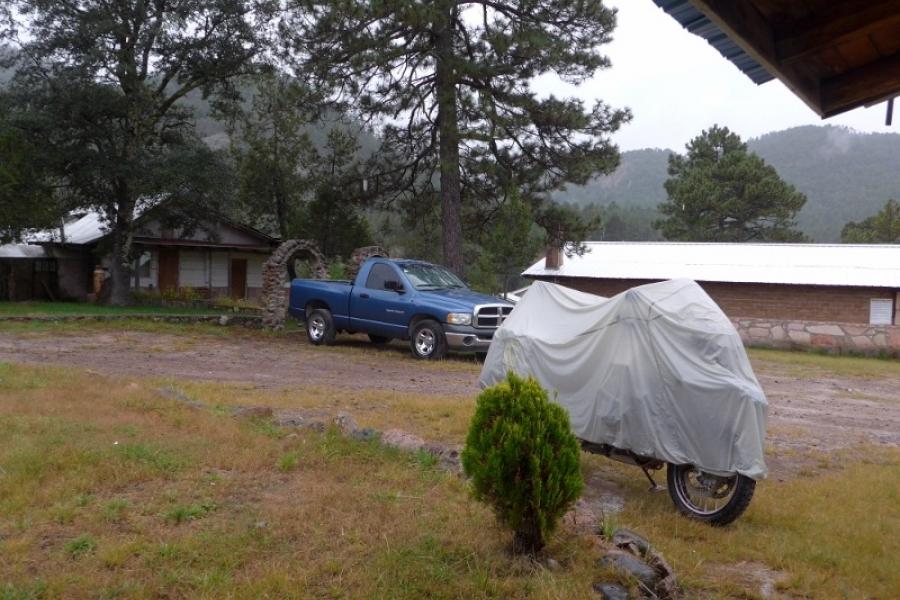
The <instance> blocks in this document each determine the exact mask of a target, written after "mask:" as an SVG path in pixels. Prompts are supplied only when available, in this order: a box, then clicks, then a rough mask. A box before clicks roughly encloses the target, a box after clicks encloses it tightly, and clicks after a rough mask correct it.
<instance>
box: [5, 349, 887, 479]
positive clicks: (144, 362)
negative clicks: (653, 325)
mask: <svg viewBox="0 0 900 600" xmlns="http://www.w3.org/2000/svg"><path fill="white" fill-rule="evenodd" d="M0 361H6V362H21V363H37V364H57V365H63V366H70V367H78V368H83V369H90V370H94V371H97V372H99V373H103V374H110V375H130V376H142V377H166V378H169V377H171V378H183V379H200V380H208V381H215V382H234V383H240V384H244V385H247V384H250V385H254V386H257V387H260V388H273V389H275V388H286V387H288V388H291V387H317V388H343V389H353V390H357V389H378V390H394V391H398V392H405V393H414V394H422V395H441V396H448V395H450V396H453V395H460V396H469V395H474V394H475V393H477V391H478V387H477V377H478V372H479V368H480V366H479V365H478V363H476V362H475V360H474V359H473V358H471V357H454V358H451V359H448V360H446V361H443V362H441V363H427V362H420V361H416V360H414V359H413V358H412V357H411V356H410V353H409V349H408V347H407V345H406V344H403V343H400V342H394V343H392V344H389V345H388V346H384V347H376V346H373V345H372V344H370V343H369V342H368V341H367V340H366V339H365V338H364V337H361V336H356V337H347V336H343V337H341V338H340V339H339V343H338V345H337V346H335V347H331V348H321V347H313V346H311V345H309V344H308V343H307V342H306V340H305V336H303V334H302V333H299V332H298V333H292V334H286V335H282V336H266V335H263V334H258V333H238V332H235V333H234V334H230V335H224V336H210V335H203V334H191V335H186V336H181V335H171V334H163V333H148V332H139V331H122V332H92V331H87V332H78V333H74V332H68V333H58V332H55V333H53V334H52V335H51V334H49V333H33V332H28V333H10V332H2V331H0ZM753 366H754V369H755V371H756V374H757V377H758V378H759V380H760V383H761V384H762V386H763V389H764V390H765V392H766V395H767V397H768V399H769V402H770V411H769V416H770V419H769V433H768V442H769V448H770V453H769V457H768V462H769V466H770V469H771V471H772V476H774V477H781V476H788V475H790V474H792V473H795V472H797V471H798V470H799V469H802V468H804V467H805V466H807V465H808V464H809V463H810V462H811V461H819V462H821V455H822V453H827V454H829V455H835V454H836V451H845V450H846V451H854V452H859V451H861V450H860V448H871V447H872V446H876V447H877V446H878V445H882V444H883V445H890V446H900V375H887V376H881V377H855V376H839V375H836V374H835V373H832V372H830V371H826V370H822V369H808V370H804V369H802V368H797V366H796V365H791V364H789V363H785V362H779V361H777V360H760V359H755V360H754V365H753ZM890 372H892V373H900V369H898V370H896V371H890ZM863 451H866V450H863Z"/></svg>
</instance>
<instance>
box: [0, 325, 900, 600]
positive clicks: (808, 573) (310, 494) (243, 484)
mask: <svg viewBox="0 0 900 600" xmlns="http://www.w3.org/2000/svg"><path fill="white" fill-rule="evenodd" d="M219 329H220V330H224V329H225V328H219ZM192 331H193V330H192ZM248 335H256V334H255V333H253V334H248ZM358 351H359V352H361V351H362V350H358ZM753 354H754V360H757V361H763V362H766V363H771V364H773V365H775V367H777V368H791V369H797V371H798V374H800V373H802V372H803V371H804V370H806V371H809V370H813V371H814V372H816V373H819V372H822V373H825V374H828V373H838V372H842V373H843V372H847V373H852V374H853V375H854V376H865V377H872V378H878V377H881V378H886V379H892V378H894V376H895V370H894V363H892V362H890V361H881V360H871V359H857V358H852V359H851V358H840V357H828V356H818V355H807V354H802V353H788V352H760V351H754V352H753ZM135 384H136V385H135ZM163 385H167V386H171V387H174V388H176V389H179V390H182V391H184V393H186V395H187V396H189V397H190V398H192V399H195V400H197V401H199V402H202V403H204V404H205V405H206V406H210V407H217V406H222V407H227V406H229V405H232V404H261V405H270V406H281V407H286V408H290V407H296V408H315V407H320V408H322V409H325V410H327V411H329V412H332V413H333V412H334V411H335V410H337V409H346V410H348V411H350V413H351V414H353V415H354V416H355V417H357V418H358V421H359V423H360V425H362V426H367V425H368V426H373V427H377V428H379V429H386V428H388V427H390V426H393V427H400V428H403V429H406V430H408V431H413V432H416V433H418V434H420V435H422V436H423V437H425V438H426V439H429V440H442V441H448V442H456V443H459V442H461V441H462V439H463V438H464V435H465V424H466V423H467V422H468V419H469V418H470V417H471V413H472V410H473V408H474V402H473V399H472V398H466V397H446V398H444V397H432V396H429V397H419V396H416V395H414V394H408V393H404V394H400V393H395V392H390V391H378V390H344V391H340V390H328V389H314V388H308V389H307V388H293V389H290V390H269V391H266V390H260V389H257V388H254V387H253V386H249V385H246V386H238V385H234V386H229V385H222V384H209V383H191V382H184V381H177V380H172V381H165V382H161V381H154V380H146V379H135V378H128V379H125V380H122V379H116V378H105V377H99V376H97V375H96V374H94V375H90V376H88V375H87V374H85V373H82V372H80V371H78V370H75V369H58V368H45V367H30V366H21V365H8V364H0V556H2V557H3V559H2V560H0V582H2V583H0V600H6V599H7V598H37V597H123V598H131V597H160V596H169V597H210V598H211V597H234V598H257V597H274V598H291V597H297V598H313V597H314V598H319V597H323V598H325V597H327V598H370V597H371V598H400V599H402V598H410V599H412V598H422V597H432V598H514V599H524V598H539V599H548V600H549V599H557V598H560V599H561V598H575V599H578V598H585V599H587V598H596V595H594V594H593V592H592V591H591V589H590V584H591V583H592V582H593V581H594V579H595V578H596V577H597V576H598V570H597V567H596V564H595V560H596V558H597V556H598V550H597V549H596V548H594V547H593V545H592V542H591V541H590V540H589V539H587V538H585V537H580V536H578V535H576V534H574V533H572V532H571V531H568V530H566V529H565V528H562V529H560V530H559V531H558V532H557V534H555V536H554V537H553V539H552V540H551V542H550V546H549V549H548V552H549V555H550V556H552V557H553V558H554V559H556V560H557V561H558V562H559V563H560V568H559V569H558V570H555V571H549V570H547V569H545V568H543V567H541V566H539V565H535V564H534V563H529V562H527V561H521V560H519V559H516V558H513V557H511V556H510V555H509V554H508V552H507V547H508V543H509V534H508V532H506V531H505V530H504V529H503V528H502V527H500V526H499V525H498V524H497V522H496V520H495V518H494V516H493V514H492V513H491V512H490V510H488V509H487V508H486V507H485V506H483V505H481V504H479V503H477V502H475V501H474V500H472V498H471V496H470V493H469V487H468V484H467V483H466V482H465V481H464V480H461V479H459V478H457V477H454V476H452V475H449V474H446V473H444V472H443V471H441V470H439V469H438V468H437V465H436V464H435V460H434V457H433V456H432V455H429V454H424V453H406V452H401V451H399V450H395V449H391V448H385V447H383V446H382V445H381V444H379V443H378V442H375V441H366V442H361V441H355V440H352V439H348V438H345V437H343V436H341V435H339V434H337V433H336V432H335V431H326V432H325V433H315V432H312V431H307V430H297V431H288V430H284V429H279V428H275V427H271V426H268V425H266V426H263V424H261V423H260V422H259V421H255V420H249V421H247V420H241V419H235V418H233V417H231V416H230V412H231V411H230V410H198V409H193V408H190V407H188V406H186V405H185V404H183V403H181V402H178V401H176V400H171V399H168V398H166V397H164V396H163V395H162V394H160V393H159V391H158V390H159V388H160V387H162V386H163ZM73 390H77V393H76V392H73ZM441 415H443V417H442V416H441ZM821 457H822V465H823V466H821V467H820V468H818V469H814V470H811V471H810V472H809V473H807V474H805V475H804V476H802V477H797V478H794V479H790V478H788V479H787V480H786V481H773V480H769V481H765V482H762V483H760V485H759V486H758V488H757V492H756V495H755V497H754V499H753V502H752V503H751V505H750V508H749V510H748V511H747V513H746V514H745V515H744V516H743V517H741V518H740V519H738V521H736V522H735V523H734V524H732V525H731V526H729V527H726V528H711V527H708V526H705V525H702V524H698V523H695V522H692V521H689V520H687V519H685V518H683V517H681V516H679V515H678V514H676V512H675V511H674V509H673V507H672V504H671V502H670V500H669V498H668V496H667V495H666V494H665V493H663V494H651V493H648V492H647V489H646V488H647V484H646V481H645V479H644V477H643V476H642V475H641V473H640V471H639V470H638V469H636V468H634V467H629V466H626V465H619V464H618V463H614V462H612V461H609V460H606V459H602V458H600V457H596V456H589V455H582V464H583V468H584V470H585V471H586V472H587V473H588V474H593V473H598V472H599V475H600V476H601V477H602V478H603V479H604V480H606V481H609V482H611V484H614V485H615V486H616V487H617V488H618V489H619V490H620V491H621V494H622V496H623V497H624V498H625V505H626V508H625V510H624V512H622V513H620V514H617V515H614V516H612V515H598V517H599V518H600V519H601V522H599V523H597V524H598V525H599V526H601V527H602V529H603V530H604V531H605V532H607V533H611V532H612V531H613V530H614V529H616V528H617V527H628V528H631V529H633V530H635V531H637V532H639V533H640V534H642V535H644V536H646V537H648V538H649V539H650V540H651V542H652V543H653V544H654V545H655V546H656V547H657V548H658V549H659V550H660V551H661V552H662V553H663V555H664V556H665V557H666V558H667V560H668V561H669V562H670V563H671V564H672V566H673V567H674V569H675V571H676V574H677V576H678V578H679V581H680V582H681V584H682V585H683V586H684V587H685V590H686V593H685V597H688V598H743V599H745V600H746V599H758V598H761V597H762V594H761V592H759V590H758V587H756V588H754V587H753V586H752V585H750V584H748V583H747V582H746V581H745V577H744V575H743V572H744V571H746V570H747V569H744V567H742V565H748V564H755V565H761V566H763V567H765V568H768V569H770V570H772V571H774V572H777V573H779V574H781V579H780V582H779V583H778V584H777V586H778V589H779V590H780V591H782V592H783V593H785V594H786V595H787V597H805V598H824V599H826V600H829V599H831V598H836V599H844V598H846V599H854V598H876V599H878V598H881V599H885V600H888V599H893V598H895V597H896V595H895V592H896V590H897V589H900V571H898V570H897V569H896V568H895V567H896V557H897V556H898V555H900V450H897V449H896V448H888V447H880V448H853V449H850V450H848V452H847V455H846V456H843V455H841V456H839V457H833V456H832V455H829V454H822V455H821ZM860 457H864V458H863V459H860ZM833 458H838V459H839V460H832V459H833ZM726 568H730V569H731V570H723V569H726Z"/></svg>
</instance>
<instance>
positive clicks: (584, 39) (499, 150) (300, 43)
mask: <svg viewBox="0 0 900 600" xmlns="http://www.w3.org/2000/svg"><path fill="white" fill-rule="evenodd" d="M294 6H295V7H296V8H299V9H300V12H301V14H302V18H298V22H297V23H296V25H295V28H296V30H298V31H300V32H301V34H300V36H299V38H298V40H297V43H296V46H297V47H298V48H300V49H301V50H302V51H303V52H304V53H305V58H306V62H305V68H306V69H308V70H309V71H310V72H312V73H314V74H315V75H316V76H317V77H319V78H320V79H321V80H323V81H327V82H330V83H331V84H333V85H334V86H335V87H336V88H337V89H339V90H340V91H341V93H342V94H343V97H344V98H345V99H347V100H348V104H349V105H351V106H354V107H357V108H358V109H359V110H360V111H361V112H362V113H364V114H365V115H366V116H367V117H368V118H384V119H385V121H386V124H385V125H384V127H383V129H382V132H381V133H382V137H383V139H384V142H385V148H386V150H385V151H384V152H383V153H382V155H383V156H384V157H385V158H386V159H387V158H388V157H390V158H391V159H393V160H392V162H390V163H389V164H388V163H387V161H386V165H385V168H384V170H383V175H382V177H381V178H380V180H379V181H378V184H379V185H383V186H384V187H385V188H389V189H401V190H404V191H405V192H406V193H407V194H408V196H411V197H413V198H416V199H419V198H424V197H427V196H428V195H430V194H439V196H440V205H441V222H442V228H443V235H442V240H443V242H442V243H443V260H444V263H445V264H446V265H447V266H448V267H449V268H451V269H452V270H454V271H455V272H457V273H461V272H462V270H463V254H462V248H463V235H462V231H463V220H464V218H466V217H467V215H475V216H473V217H472V218H473V219H477V218H478V216H481V215H483V211H484V204H485V203H489V202H491V201H496V199H498V198H501V197H502V196H503V193H502V191H503V190H507V189H510V188H512V187H516V188H518V189H519V190H520V191H521V193H522V195H523V198H525V199H526V201H529V202H531V201H532V199H533V198H535V197H537V196H539V195H541V194H543V193H544V192H546V191H548V190H552V189H558V188H561V187H563V186H564V185H565V184H566V183H570V182H571V183H585V182H586V181H587V180H588V179H589V178H590V176H591V175H593V174H595V173H598V172H599V173H609V172H611V171H612V170H613V169H615V167H616V165H617V164H618V151H617V149H616V147H615V146H614V145H613V144H612V143H611V142H610V141H609V138H608V134H609V133H610V132H613V131H615V130H616V129H618V127H619V126H620V125H621V124H622V123H624V122H625V121H627V120H628V119H629V118H630V114H629V113H628V111H627V110H614V109H611V108H610V107H609V106H607V105H605V104H604V103H602V102H597V103H596V104H595V105H594V106H593V107H592V108H590V109H588V108H586V107H585V106H584V104H583V102H582V101H580V100H577V99H572V98H558V97H556V96H553V95H551V96H548V97H545V98H541V97H538V96H537V95H536V94H535V93H534V91H533V90H532V89H531V82H532V81H533V79H534V78H536V77H538V76H541V75H544V74H548V73H555V74H556V75H558V76H559V77H561V78H562V79H563V80H565V81H567V82H570V83H579V82H582V81H584V80H585V79H587V78H588V77H590V76H591V75H593V74H594V73H595V72H596V71H597V70H598V69H602V68H606V67H608V66H609V64H610V63H609V60H608V59H607V58H606V57H605V56H603V55H602V54H601V53H600V52H599V50H598V48H599V47H600V46H601V45H602V44H605V43H607V42H608V41H609V40H610V34H611V32H612V30H613V28H614V26H615V11H614V10H612V9H609V8H607V7H605V6H604V5H603V4H602V3H601V2H600V1H593V2H581V1H579V0H549V1H547V0H540V1H538V0H514V1H510V2H494V1H478V0H476V1H473V2H465V3H463V2H458V1H457V0H436V1H434V2H428V3H420V2H409V1H408V0H385V1H383V2H367V1H363V0H356V1H354V0H340V1H337V2H334V1H327V2H325V1H302V0H295V2H294ZM307 10H308V11H309V12H307ZM310 14H311V15H312V16H311V17H309V16H308V15H310ZM308 23H312V25H308Z"/></svg>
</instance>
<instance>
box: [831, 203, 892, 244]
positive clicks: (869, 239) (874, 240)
mask: <svg viewBox="0 0 900 600" xmlns="http://www.w3.org/2000/svg"><path fill="white" fill-rule="evenodd" d="M841 241H842V242H844V243H845V244H900V203H898V202H897V201H896V200H893V199H891V200H888V201H887V202H886V203H885V205H884V208H882V209H881V210H880V211H878V213H877V214H875V215H872V216H871V217H869V218H868V219H865V220H863V221H861V222H859V223H855V222H850V223H847V224H846V225H844V229H843V230H842V231H841Z"/></svg>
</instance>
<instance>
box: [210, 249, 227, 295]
mask: <svg viewBox="0 0 900 600" xmlns="http://www.w3.org/2000/svg"><path fill="white" fill-rule="evenodd" d="M228 266H229V263H228V253H227V252H222V251H216V250H213V252H212V286H213V287H214V288H227V287H228Z"/></svg>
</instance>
